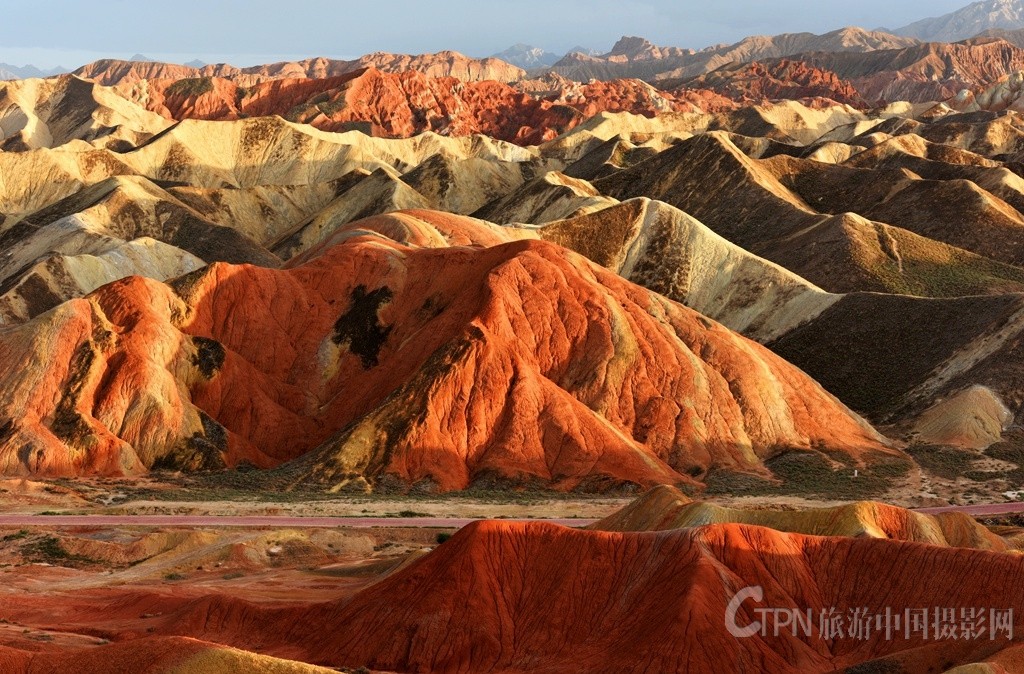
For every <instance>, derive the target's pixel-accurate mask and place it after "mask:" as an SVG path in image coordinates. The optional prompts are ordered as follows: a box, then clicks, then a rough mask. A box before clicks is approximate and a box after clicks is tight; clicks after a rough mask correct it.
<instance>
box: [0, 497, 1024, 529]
mask: <svg viewBox="0 0 1024 674" xmlns="http://www.w3.org/2000/svg"><path fill="white" fill-rule="evenodd" d="M916 512H919V513H922V514H925V515H935V514H938V513H944V512H962V513H965V514H967V515H972V516H988V515H1006V514H1013V513H1024V503H994V504H986V505H968V506H941V507H937V508H917V509H916ZM474 521H476V520H475V519H470V518H457V517H285V516H273V515H266V516H264V515H259V516H223V517H218V516H215V515H25V514H14V515H0V527H30V526H51V527H99V526H140V527H278V528H303V527H352V528H371V527H437V528H449V529H461V528H462V527H464V526H466V525H467V524H469V523H470V522H474ZM505 521H509V522H551V523H553V524H561V525H564V526H567V527H584V526H587V525H588V524H592V523H594V522H596V521H597V520H593V519H582V518H580V519H577V518H552V519H541V518H536V519H518V520H517V519H509V520H505Z"/></svg>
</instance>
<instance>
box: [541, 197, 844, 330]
mask: <svg viewBox="0 0 1024 674" xmlns="http://www.w3.org/2000/svg"><path fill="white" fill-rule="evenodd" d="M539 233H540V235H541V237H542V238H544V239H547V240H549V241H554V242H555V243H558V244H560V245H562V246H565V247H566V248H570V249H572V250H575V251H576V252H578V253H581V254H583V255H585V256H587V257H588V258H590V259H591V260H593V261H594V262H597V263H598V264H601V265H603V266H605V267H608V268H609V269H612V270H614V271H616V272H618V273H619V274H620V275H622V276H624V277H625V278H627V279H629V280H630V281H632V282H634V283H637V284H639V285H642V286H644V287H646V288H649V289H650V290H653V291H655V292H657V293H659V294H662V295H665V296H666V297H669V298H670V299H673V300H675V301H677V302H680V303H681V304H685V305H686V306H688V307H690V308H691V309H695V310H696V311H698V312H700V313H702V314H704V315H706V316H709V317H711V318H714V319H715V320H717V321H719V322H721V323H722V324H723V325H726V326H727V327H729V328H731V329H732V330H736V331H737V332H740V333H742V334H744V335H746V336H747V337H750V338H752V339H755V340H758V341H768V340H771V339H773V338H775V337H778V336H780V335H782V334H785V333H786V332H788V331H789V330H791V329H793V328H794V327H796V326H797V325H799V324H800V323H803V322H804V321H807V320H810V319H812V318H814V317H815V316H817V315H818V314H820V313H821V312H822V311H824V310H825V309H826V308H828V307H829V306H830V305H831V304H832V303H834V302H835V301H837V300H838V299H839V295H832V294H829V293H826V292H825V291H823V290H821V289H820V288H818V287H816V286H814V285H813V284H811V283H808V282H807V281H805V280H804V279H802V278H800V277H799V276H797V275H796V274H793V273H792V272H790V271H787V270H786V269H784V268H783V267H780V266H778V265H776V264H773V263H771V262H769V261H767V260H763V259H761V258H759V257H757V256H756V255H752V254H751V253H748V252H747V251H745V250H743V249H742V248H740V247H738V246H736V245H734V244H732V243H729V242H728V241H726V240H725V239H723V238H722V237H720V236H719V235H717V234H715V233H714V232H712V231H711V230H710V229H708V228H707V227H705V226H704V225H702V224H701V223H700V222H698V221H697V220H695V219H694V218H692V217H690V216H689V215H687V214H686V213H683V212H682V211H680V210H679V209H677V208H674V207H672V206H669V205H668V204H664V203H662V202H659V201H651V200H649V199H645V198H639V199H631V200H629V201H626V202H623V203H622V204H620V205H618V206H611V207H609V208H605V209H603V210H601V211H598V212H596V213H593V214H590V215H584V216H581V217H576V218H573V219H570V220H562V221H558V222H552V223H550V224H548V225H546V226H545V227H543V228H541V229H540V230H539Z"/></svg>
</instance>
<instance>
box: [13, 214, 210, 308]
mask: <svg viewBox="0 0 1024 674" xmlns="http://www.w3.org/2000/svg"><path fill="white" fill-rule="evenodd" d="M79 224H80V221H76V220H75V219H74V218H73V217H72V218H69V221H68V222H61V223H57V224H56V225H55V226H56V227H63V226H70V227H74V226H76V225H79ZM56 247H61V248H65V249H69V250H73V251H76V254H63V253H58V252H50V253H49V254H48V255H47V256H46V257H44V258H42V259H40V260H39V261H38V262H36V263H35V264H33V265H32V266H30V267H29V268H27V269H22V270H19V271H18V272H17V273H16V274H15V275H12V276H7V277H6V278H5V279H4V282H3V283H0V324H5V323H18V322H21V321H25V320H28V319H30V318H34V317H35V316H37V315H38V314H40V313H42V312H44V311H48V310H50V309H52V308H53V307H55V306H57V305H58V304H60V303H61V302H65V301H67V300H69V299H73V298H75V297H82V296H83V295H87V294H89V293H91V292H92V291H93V290H96V289H97V288H99V287H100V286H102V285H106V284H107V283H111V282H112V281H116V280H118V279H122V278H124V277H126V276H145V277H147V278H152V279H156V280H157V281H165V280H167V279H170V278H175V277H178V276H181V275H183V274H187V273H189V272H192V271H195V270H196V269H199V268H200V267H203V266H205V265H206V262H204V261H203V260H201V259H199V258H198V257H196V256H195V255H192V254H190V253H187V252H185V251H183V250H181V249H179V248H175V247H174V246H170V245H167V244H165V243H162V242H160V241H156V240H155V239H150V238H145V237H144V238H140V239H135V240H134V241H130V242H127V243H125V242H123V241H120V240H118V239H114V238H110V237H106V236H102V235H93V236H89V235H87V234H85V233H84V232H82V235H81V236H79V237H75V236H74V235H69V236H68V237H67V238H65V239H64V240H62V241H61V242H60V244H57V245H56ZM85 251H91V252H85Z"/></svg>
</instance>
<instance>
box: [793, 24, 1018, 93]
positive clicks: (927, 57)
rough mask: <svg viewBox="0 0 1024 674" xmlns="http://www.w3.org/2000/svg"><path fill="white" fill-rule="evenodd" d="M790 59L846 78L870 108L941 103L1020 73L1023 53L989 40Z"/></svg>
mask: <svg viewBox="0 0 1024 674" xmlns="http://www.w3.org/2000/svg"><path fill="white" fill-rule="evenodd" d="M791 58H792V59H794V60H800V61H804V62H806V63H807V64H809V65H811V66H814V67H816V68H822V69H825V70H830V71H832V72H834V73H836V74H837V75H838V76H839V77H841V78H843V79H845V80H849V81H850V82H852V83H853V86H854V87H856V88H857V91H858V92H859V93H860V95H861V96H862V97H863V98H864V100H866V101H868V102H869V103H872V104H873V103H875V102H891V101H911V102H927V101H944V100H946V99H948V98H950V97H952V96H955V95H956V94H957V93H959V92H960V91H961V90H963V89H970V90H972V91H981V90H984V89H985V88H987V87H988V86H990V85H991V84H992V83H994V82H997V81H998V80H1000V79H1001V78H1003V77H1005V76H1006V75H1009V74H1011V73H1013V72H1016V71H1018V70H1022V69H1024V49H1021V48H1020V47H1017V46H1015V45H1012V44H1010V43H1009V42H1005V41H1003V40H996V39H991V38H989V39H980V40H970V41H967V42H958V43H955V44H938V43H928V44H918V45H914V46H910V47H905V48H902V49H885V50H881V51H873V52H868V53H863V54H856V53H850V52H827V51H815V52H808V53H803V54H797V55H794V56H792V57H791Z"/></svg>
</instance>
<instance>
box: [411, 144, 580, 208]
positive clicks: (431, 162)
mask: <svg viewBox="0 0 1024 674" xmlns="http://www.w3.org/2000/svg"><path fill="white" fill-rule="evenodd" d="M553 164H560V163H559V162H552V161H551V160H531V161H526V162H508V161H500V160H496V159H487V158H483V157H465V158H460V157H456V156H453V155H451V154H448V153H447V152H444V151H442V152H438V153H437V154H435V155H433V156H432V157H429V158H427V159H426V160H425V161H423V162H422V163H421V164H420V165H419V166H417V167H416V168H414V169H413V170H411V171H409V172H407V173H405V174H403V175H402V182H404V183H405V184H407V185H409V186H410V187H412V188H413V189H415V190H416V191H417V192H419V193H420V194H421V195H423V197H424V198H425V199H426V200H427V201H428V202H429V203H430V204H432V205H433V207H434V208H437V209H440V210H444V211H448V212H449V213H458V214H460V215H468V214H469V213H473V212H474V211H476V210H479V209H480V208H481V207H482V206H484V205H485V204H487V203H489V202H491V201H493V200H494V199H499V198H501V197H504V196H505V195H507V194H510V193H511V192H513V191H514V190H515V189H517V188H518V187H520V186H521V185H522V184H523V183H524V182H525V181H526V180H530V179H532V178H534V177H536V176H538V175H541V174H543V173H544V172H545V169H546V167H548V166H550V165H553Z"/></svg>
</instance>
